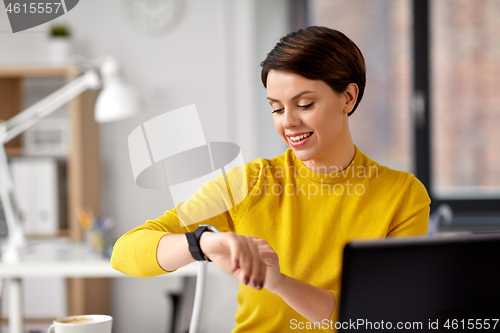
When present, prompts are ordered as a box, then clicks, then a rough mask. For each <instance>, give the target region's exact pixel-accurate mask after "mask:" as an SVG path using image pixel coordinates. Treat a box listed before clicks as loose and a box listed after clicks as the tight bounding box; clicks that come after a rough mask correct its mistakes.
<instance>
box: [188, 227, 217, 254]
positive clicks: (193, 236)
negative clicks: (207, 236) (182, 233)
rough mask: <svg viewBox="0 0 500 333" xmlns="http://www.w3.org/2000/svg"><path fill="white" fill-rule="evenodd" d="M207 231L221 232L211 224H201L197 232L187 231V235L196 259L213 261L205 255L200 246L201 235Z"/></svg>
mask: <svg viewBox="0 0 500 333" xmlns="http://www.w3.org/2000/svg"><path fill="white" fill-rule="evenodd" d="M205 231H210V232H219V230H217V229H216V228H215V227H214V226H213V225H210V224H200V225H199V226H198V229H196V230H195V232H186V237H187V241H188V244H189V252H191V255H192V256H193V258H194V260H198V261H212V260H210V259H209V258H208V257H207V256H206V255H205V253H203V251H202V250H201V247H200V237H201V235H202V234H203V233H204V232H205Z"/></svg>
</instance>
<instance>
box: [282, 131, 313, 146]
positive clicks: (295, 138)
mask: <svg viewBox="0 0 500 333" xmlns="http://www.w3.org/2000/svg"><path fill="white" fill-rule="evenodd" d="M313 134H314V132H303V133H291V134H287V135H286V136H287V138H288V142H289V143H290V145H291V146H292V147H294V148H298V147H302V146H304V145H305V144H306V143H307V142H309V140H310V139H311V137H312V136H313Z"/></svg>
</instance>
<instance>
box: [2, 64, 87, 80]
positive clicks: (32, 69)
mask: <svg viewBox="0 0 500 333" xmlns="http://www.w3.org/2000/svg"><path fill="white" fill-rule="evenodd" d="M77 75H78V69H77V67H75V66H41V65H40V66H37V65H13V66H5V65H4V66H0V78H24V77H32V76H40V77H47V76H49V77H50V76H66V77H75V76H77Z"/></svg>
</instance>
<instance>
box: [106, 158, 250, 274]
mask: <svg viewBox="0 0 500 333" xmlns="http://www.w3.org/2000/svg"><path fill="white" fill-rule="evenodd" d="M246 169H248V167H245V168H242V167H236V168H233V169H231V170H230V171H229V172H228V173H227V174H224V175H220V176H218V177H216V178H214V179H212V180H209V181H207V182H206V183H205V184H204V185H203V186H202V187H201V188H200V189H199V190H198V191H197V192H196V193H194V194H193V195H192V196H191V197H190V198H189V199H188V200H186V201H184V202H181V203H179V204H177V205H176V206H175V208H174V209H171V210H168V211H166V212H165V213H164V214H163V215H162V216H160V217H158V218H156V219H154V220H148V221H146V222H145V223H144V224H143V225H141V226H138V227H136V228H134V229H132V230H130V231H129V232H127V233H126V234H124V235H123V236H121V237H120V238H119V239H118V241H117V242H116V243H115V246H114V248H113V254H112V256H111V266H112V267H113V268H114V269H116V270H118V271H120V272H122V273H124V274H127V275H131V276H135V277H152V276H157V275H161V274H165V273H169V272H167V271H165V270H163V269H162V268H161V266H160V265H159V263H158V261H157V256H156V253H157V249H158V244H159V242H160V239H161V238H162V237H163V236H165V235H167V234H172V233H175V234H181V233H186V232H193V231H194V230H196V228H197V227H198V225H199V224H201V223H204V224H211V225H213V226H215V227H216V228H217V230H219V231H234V224H233V214H234V213H235V210H236V209H237V208H239V206H238V204H239V203H240V202H242V201H244V200H245V198H246V194H247V193H248V177H247V176H246Z"/></svg>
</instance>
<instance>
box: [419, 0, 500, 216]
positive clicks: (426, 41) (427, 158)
mask: <svg viewBox="0 0 500 333" xmlns="http://www.w3.org/2000/svg"><path fill="white" fill-rule="evenodd" d="M412 2H413V3H412V7H413V8H412V16H413V28H412V29H413V36H412V37H413V93H412V94H413V100H414V101H416V102H417V103H413V104H414V105H415V106H414V128H415V129H414V153H413V156H414V159H413V161H414V163H415V170H416V173H415V176H416V177H417V178H418V179H419V180H420V181H421V182H422V183H423V184H424V186H425V187H426V188H427V191H428V193H429V196H430V197H431V210H433V209H436V208H437V207H439V206H440V205H442V204H447V205H449V206H450V207H451V209H452V210H453V212H454V213H456V214H464V213H465V214H469V215H470V214H472V215H474V213H479V215H481V213H496V214H495V215H497V214H498V215H499V216H500V199H476V198H473V197H471V198H469V199H438V198H436V197H434V196H433V193H432V184H433V179H432V177H433V175H432V162H433V161H432V133H431V128H432V127H431V125H432V118H431V115H432V112H433V109H432V104H431V102H430V101H431V100H432V95H431V91H430V87H431V73H432V66H431V65H432V64H431V51H432V50H431V37H430V31H431V28H432V27H431V24H432V21H431V15H432V13H431V8H430V1H429V0H412ZM419 108H420V109H419Z"/></svg>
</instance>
